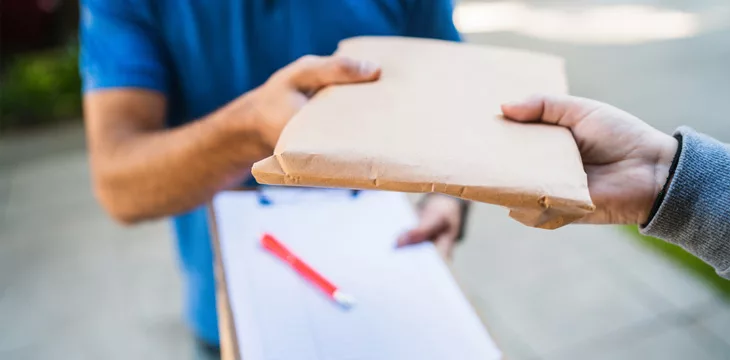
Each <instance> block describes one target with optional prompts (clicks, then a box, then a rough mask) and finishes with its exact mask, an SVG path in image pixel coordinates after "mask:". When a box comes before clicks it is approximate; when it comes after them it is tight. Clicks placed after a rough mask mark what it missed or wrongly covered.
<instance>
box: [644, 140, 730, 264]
mask: <svg viewBox="0 0 730 360" xmlns="http://www.w3.org/2000/svg"><path fill="white" fill-rule="evenodd" d="M675 137H677V138H678V139H679V140H680V144H681V145H680V151H678V152H677V155H676V158H675V161H674V164H673V167H675V168H676V169H675V170H674V173H673V174H670V176H671V179H670V180H669V181H668V183H667V185H666V186H665V191H664V193H665V195H664V198H663V199H662V198H661V195H660V198H659V199H658V201H657V204H656V205H655V211H656V214H655V215H654V216H653V218H651V219H650V221H649V223H648V224H646V226H644V227H642V228H641V231H642V233H644V234H646V235H650V236H654V237H657V238H661V239H664V240H666V241H669V242H671V243H674V244H676V245H679V246H681V247H683V248H684V249H686V250H687V251H689V252H690V253H692V254H694V255H695V256H697V257H699V258H700V259H702V260H703V261H705V262H706V263H708V264H710V265H712V266H713V267H714V268H715V270H716V271H717V273H718V274H719V275H720V276H723V277H725V278H728V279H730V146H728V145H726V144H722V143H720V142H719V141H717V140H714V139H712V138H710V137H708V136H705V135H701V134H698V133H697V132H695V131H693V130H692V129H690V128H686V127H683V128H680V129H679V130H678V131H677V132H676V133H675Z"/></svg>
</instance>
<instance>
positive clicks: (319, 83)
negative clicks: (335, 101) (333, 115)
mask: <svg viewBox="0 0 730 360" xmlns="http://www.w3.org/2000/svg"><path fill="white" fill-rule="evenodd" d="M282 71H283V72H284V73H283V75H284V77H286V78H288V79H287V80H288V83H289V84H290V85H291V86H293V87H294V88H296V89H297V90H299V91H301V92H303V93H309V92H316V91H318V90H319V89H321V88H323V87H326V86H329V85H336V84H350V83H359V82H367V81H373V80H377V79H378V78H379V77H380V67H379V66H378V65H376V64H373V63H371V62H369V61H361V60H354V59H351V58H348V57H341V56H328V57H319V56H304V57H302V58H300V59H299V60H297V61H295V62H294V63H292V64H291V65H289V66H287V67H286V68H284V69H283V70H282Z"/></svg>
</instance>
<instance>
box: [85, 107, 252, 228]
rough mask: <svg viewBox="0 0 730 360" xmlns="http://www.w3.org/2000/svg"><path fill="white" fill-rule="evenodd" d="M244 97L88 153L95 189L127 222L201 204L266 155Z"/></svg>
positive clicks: (100, 198) (159, 215) (238, 178)
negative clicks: (169, 126) (189, 119)
mask: <svg viewBox="0 0 730 360" xmlns="http://www.w3.org/2000/svg"><path fill="white" fill-rule="evenodd" d="M254 116H255V113H254V112H253V111H252V110H251V109H250V106H248V105H247V104H246V101H245V100H244V101H237V102H234V103H231V104H229V105H227V106H225V107H223V108H221V109H220V110H218V111H216V112H214V113H212V114H210V115H209V116H207V117H205V118H203V119H199V120H198V121H194V122H191V123H189V124H187V125H184V126H181V127H178V128H175V129H171V130H157V131H151V132H144V133H135V134H131V135H126V136H120V137H118V140H117V141H114V144H113V146H109V145H107V146H104V147H103V148H102V149H100V150H99V151H95V152H94V153H93V155H92V167H93V168H94V169H95V171H94V183H95V190H96V194H97V196H98V197H99V200H100V201H101V203H102V204H103V205H104V206H105V208H107V210H108V211H109V212H110V213H111V214H112V215H113V216H114V217H115V218H117V219H119V220H120V221H122V222H125V223H132V222H137V221H141V220H145V219H151V218H157V217H161V216H167V215H172V214H176V213H179V212H183V211H186V210H190V209H192V208H194V207H196V206H199V205H201V204H203V203H204V202H205V201H206V200H208V199H210V198H211V197H212V196H213V195H214V194H215V193H216V192H217V191H219V190H221V189H224V188H228V187H231V186H235V185H236V184H237V183H239V182H240V181H241V180H243V179H244V178H245V176H246V175H247V174H248V171H249V168H250V166H251V165H252V163H253V162H255V161H257V160H258V159H260V158H262V157H264V156H265V155H267V154H266V153H265V147H263V146H262V145H261V143H260V142H259V139H258V137H257V133H256V131H255V126H254V124H253V122H254V119H253V117H254Z"/></svg>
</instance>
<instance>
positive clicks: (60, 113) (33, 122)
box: [0, 44, 81, 133]
mask: <svg viewBox="0 0 730 360" xmlns="http://www.w3.org/2000/svg"><path fill="white" fill-rule="evenodd" d="M80 117H81V79H80V77H79V73H78V46H76V45H75V44H73V45H69V46H67V47H65V48H62V49H57V50H52V51H47V52H42V53H32V54H23V55H19V56H17V57H16V58H14V59H11V61H10V62H9V64H8V66H7V68H6V69H5V70H4V71H3V77H2V82H1V83H0V133H2V132H6V131H8V130H11V129H23V128H29V127H35V126H38V125H44V124H49V123H54V122H59V121H64V120H69V119H78V118H80Z"/></svg>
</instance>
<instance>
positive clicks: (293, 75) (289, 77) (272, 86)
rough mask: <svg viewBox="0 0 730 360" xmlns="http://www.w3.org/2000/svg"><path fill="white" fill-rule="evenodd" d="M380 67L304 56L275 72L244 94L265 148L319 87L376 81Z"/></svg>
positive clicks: (272, 142)
mask: <svg viewBox="0 0 730 360" xmlns="http://www.w3.org/2000/svg"><path fill="white" fill-rule="evenodd" d="M379 77H380V68H379V67H378V66H377V65H375V64H372V63H369V62H365V61H358V60H353V59H350V58H346V57H336V56H329V57H318V56H304V57H302V58H300V59H299V60H297V61H295V62H293V63H291V64H290V65H288V66H286V67H284V68H282V69H281V70H279V71H277V72H276V73H275V74H274V75H272V76H271V77H270V78H269V80H268V81H267V82H266V83H264V84H263V85H261V86H260V87H258V88H257V89H255V90H253V91H251V92H249V93H247V94H246V95H245V96H244V99H246V104H248V105H249V106H251V110H253V112H254V114H255V116H254V120H253V121H254V127H255V128H256V129H258V132H259V133H260V138H261V139H260V140H261V141H262V142H263V144H262V145H263V146H264V147H268V148H269V149H273V148H274V146H275V145H276V141H277V140H278V139H279V135H280V134H281V131H282V130H283V129H284V126H285V125H286V123H287V122H289V120H290V119H291V118H292V117H293V116H294V114H296V113H297V111H299V109H301V107H302V106H304V104H306V103H307V101H308V100H309V98H310V97H311V96H312V95H314V93H316V92H317V91H319V90H320V89H322V88H324V87H326V86H329V85H336V84H351V83H360V82H367V81H374V80H377V79H378V78H379Z"/></svg>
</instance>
